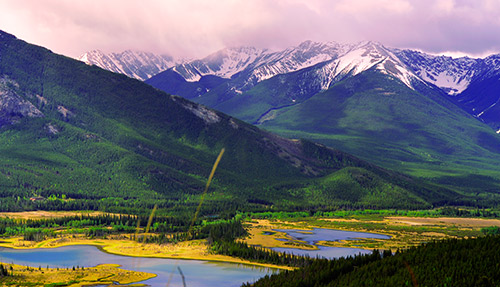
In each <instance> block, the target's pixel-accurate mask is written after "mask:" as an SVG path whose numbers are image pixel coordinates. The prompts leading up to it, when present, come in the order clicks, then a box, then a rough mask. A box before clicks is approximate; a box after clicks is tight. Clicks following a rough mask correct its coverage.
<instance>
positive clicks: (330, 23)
mask: <svg viewBox="0 0 500 287" xmlns="http://www.w3.org/2000/svg"><path fill="white" fill-rule="evenodd" d="M0 13H1V14H0V29H1V30H4V31H6V32H9V33H12V34H14V35H16V36H17V37H18V38H20V39H23V40H26V41H28V42H30V43H34V44H38V45H41V46H44V47H47V48H49V49H51V50H53V51H54V52H56V53H60V54H64V55H67V56H71V57H77V56H79V55H80V54H82V53H84V52H85V51H88V50H93V49H100V50H102V51H104V52H121V51H123V50H127V49H133V50H142V51H149V52H154V53H161V54H169V55H172V56H174V57H179V58H180V57H189V58H198V57H203V56H206V55H208V54H209V53H212V52H215V51H216V50H218V49H221V48H223V47H225V46H242V45H247V46H256V47H260V48H270V49H283V48H286V47H289V46H293V45H297V44H299V43H300V42H302V41H304V40H314V41H336V42H340V43H346V42H358V41H362V40H374V41H379V42H381V43H383V44H384V45H386V46H388V47H401V48H414V49H419V50H423V51H426V52H431V53H443V52H448V54H453V53H450V52H455V54H456V55H459V54H460V53H462V54H464V53H465V54H469V55H472V56H484V55H488V54H491V53H500V1H499V0H137V1H131V0H0ZM457 52H458V53H457Z"/></svg>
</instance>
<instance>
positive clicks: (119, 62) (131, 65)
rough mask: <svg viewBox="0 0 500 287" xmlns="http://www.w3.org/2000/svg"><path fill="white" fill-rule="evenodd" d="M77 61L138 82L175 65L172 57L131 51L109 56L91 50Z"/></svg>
mask: <svg viewBox="0 0 500 287" xmlns="http://www.w3.org/2000/svg"><path fill="white" fill-rule="evenodd" d="M78 60H80V61H82V62H84V63H86V64H87V65H96V66H98V67H101V68H103V69H106V70H109V71H112V72H115V73H120V74H125V75H127V76H129V77H131V78H136V79H139V80H146V79H149V78H150V77H152V76H154V75H156V74H158V73H159V72H162V71H164V70H166V69H168V68H170V67H172V66H174V65H175V64H177V62H176V61H175V60H174V59H173V58H172V57H170V56H167V55H155V54H153V53H147V52H142V51H132V50H126V51H124V52H121V53H110V54H106V53H103V52H102V51H100V50H93V51H89V52H86V53H84V54H82V55H81V56H80V57H78Z"/></svg>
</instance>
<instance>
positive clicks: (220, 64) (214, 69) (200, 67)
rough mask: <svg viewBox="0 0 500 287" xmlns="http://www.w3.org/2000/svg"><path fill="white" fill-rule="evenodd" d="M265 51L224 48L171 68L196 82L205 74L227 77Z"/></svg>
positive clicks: (237, 71) (246, 65)
mask: <svg viewBox="0 0 500 287" xmlns="http://www.w3.org/2000/svg"><path fill="white" fill-rule="evenodd" d="M266 53H267V50H261V49H257V48H253V47H238V48H225V49H223V50H220V51H218V52H216V53H213V54H211V55H209V56H207V57H205V58H203V59H201V60H195V61H192V62H188V63H183V64H180V65H177V66H175V67H173V68H172V69H173V70H174V71H175V72H177V73H179V74H180V75H181V76H183V77H184V79H186V81H188V82H196V81H198V80H199V79H200V78H201V77H202V76H205V75H215V76H219V77H221V78H228V79H229V78H231V77H232V76H233V75H235V74H237V73H239V72H241V71H243V70H244V69H246V68H247V67H248V66H249V65H250V64H252V63H254V62H255V61H256V59H258V58H260V57H262V56H263V55H265V54H266Z"/></svg>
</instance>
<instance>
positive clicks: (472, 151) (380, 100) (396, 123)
mask: <svg viewBox="0 0 500 287" xmlns="http://www.w3.org/2000/svg"><path fill="white" fill-rule="evenodd" d="M423 89H426V90H425V91H423ZM418 90H419V91H417V90H412V89H409V88H408V87H407V86H406V85H405V84H404V83H402V82H400V81H398V80H397V79H396V78H394V77H392V76H389V75H385V74H384V73H381V72H380V71H379V70H377V69H376V68H372V69H370V70H368V71H366V72H363V73H361V74H359V75H357V76H355V77H352V78H349V79H347V80H344V81H342V82H340V83H338V84H336V85H334V86H333V87H331V88H330V89H328V90H327V91H324V92H321V93H318V94H316V95H315V96H313V97H311V98H310V99H308V100H306V101H304V102H303V103H302V104H300V105H294V106H291V107H287V108H284V109H281V110H274V111H273V114H272V115H268V116H266V117H265V118H262V119H261V120H260V123H261V124H262V127H264V128H266V129H269V130H271V131H275V132H279V133H282V134H284V135H287V136H290V137H296V138H309V139H312V140H315V141H319V142H322V143H324V144H327V145H328V146H334V147H337V148H339V149H343V150H346V151H348V152H350V153H353V154H356V155H358V156H360V157H362V158H365V159H369V160H371V161H373V162H376V163H378V164H381V165H383V166H387V167H390V168H394V169H397V170H403V171H406V172H410V173H412V174H415V175H419V174H420V175H423V176H426V177H439V176H441V175H442V174H447V173H448V174H449V175H453V174H460V173H463V172H466V171H467V169H469V170H470V171H473V172H486V171H487V170H489V171H490V174H493V173H494V171H498V170H499V169H498V166H497V164H496V161H497V160H500V137H497V136H496V135H495V133H494V132H493V131H492V130H491V129H489V128H488V127H487V126H485V125H483V124H482V123H481V122H479V121H477V120H476V119H474V118H473V117H472V116H469V115H467V114H466V113H465V112H464V111H462V110H461V109H460V108H459V107H457V106H455V105H454V104H453V103H452V102H451V101H449V100H448V99H447V98H446V97H444V96H443V95H441V94H440V93H439V91H436V90H432V89H431V88H429V87H426V86H425V85H422V86H421V87H419V88H418Z"/></svg>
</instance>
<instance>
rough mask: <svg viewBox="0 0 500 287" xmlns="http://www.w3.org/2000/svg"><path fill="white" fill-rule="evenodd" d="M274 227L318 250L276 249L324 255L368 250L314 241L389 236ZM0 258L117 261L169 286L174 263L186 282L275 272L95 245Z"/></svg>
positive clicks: (3, 253)
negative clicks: (119, 251) (135, 254)
mask: <svg viewBox="0 0 500 287" xmlns="http://www.w3.org/2000/svg"><path fill="white" fill-rule="evenodd" d="M275 231H280V232H286V233H287V234H288V236H290V237H291V238H293V239H296V240H303V241H305V242H307V244H310V245H315V246H317V247H318V250H302V249H297V248H272V249H273V250H276V251H280V252H283V251H285V252H288V253H293V254H300V255H305V254H307V255H309V256H311V257H316V256H317V255H319V256H321V257H326V258H338V257H342V256H351V255H355V254H359V253H363V254H364V253H370V252H372V251H371V250H365V249H357V248H339V247H326V246H321V245H317V244H316V243H317V242H318V241H336V240H356V239H357V238H378V239H389V238H390V236H387V235H382V234H375V233H366V232H350V231H341V230H333V229H323V228H315V229H313V230H298V229H276V230H275ZM269 234H271V233H269ZM0 262H6V263H15V264H19V265H28V266H32V267H39V266H41V267H42V268H45V267H47V265H48V266H49V267H59V268H66V267H69V268H71V267H73V266H75V267H76V266H80V267H82V266H84V267H91V266H96V265H99V264H105V263H109V264H119V265H121V266H122V268H123V269H128V270H136V271H143V272H149V273H154V274H157V277H155V278H152V279H149V280H146V281H143V282H141V283H145V284H148V285H151V286H165V284H166V282H168V281H169V279H170V278H172V279H171V281H170V285H169V286H172V287H174V286H175V287H177V286H183V285H182V278H181V276H180V274H179V271H178V269H177V268H178V267H180V268H181V270H182V273H183V274H184V276H185V279H186V285H187V286H188V287H192V286H204V287H205V286H206V287H212V286H214V287H222V286H229V287H231V286H234V287H236V286H241V284H243V283H245V282H254V281H256V280H257V279H259V278H260V277H263V276H265V275H266V274H272V273H273V272H278V270H277V269H272V268H265V267H258V266H252V265H245V264H235V263H224V262H210V261H200V260H181V259H164V258H145V257H130V256H122V255H115V254H109V253H106V252H103V251H102V250H100V249H98V248H97V247H95V246H89V245H75V246H65V247H59V248H38V249H11V248H3V247H0Z"/></svg>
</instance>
